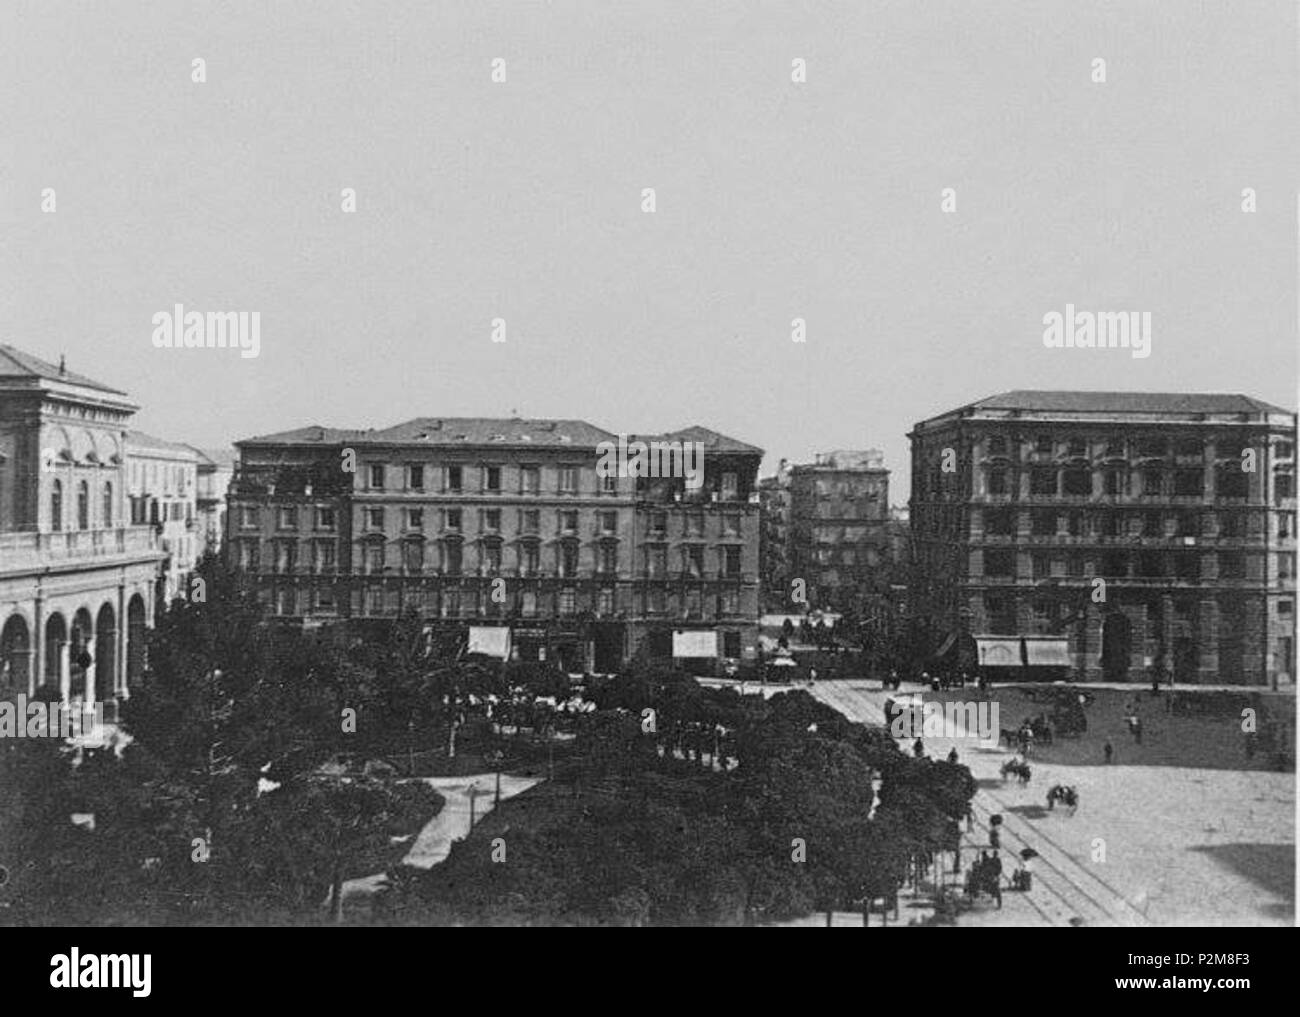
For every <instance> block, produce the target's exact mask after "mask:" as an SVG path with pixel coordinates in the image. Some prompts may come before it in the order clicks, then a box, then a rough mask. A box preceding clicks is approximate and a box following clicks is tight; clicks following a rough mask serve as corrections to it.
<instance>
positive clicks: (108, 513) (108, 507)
mask: <svg viewBox="0 0 1300 1017" xmlns="http://www.w3.org/2000/svg"><path fill="white" fill-rule="evenodd" d="M103 501H104V504H103V520H102V522H103V524H104V526H105V527H110V526H112V525H113V485H112V483H111V482H110V483H106V484H105V485H104V490H103Z"/></svg>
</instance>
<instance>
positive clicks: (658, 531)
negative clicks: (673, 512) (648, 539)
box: [650, 512, 668, 537]
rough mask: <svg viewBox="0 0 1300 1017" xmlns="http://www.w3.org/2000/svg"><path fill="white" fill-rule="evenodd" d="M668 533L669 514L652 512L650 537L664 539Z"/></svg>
mask: <svg viewBox="0 0 1300 1017" xmlns="http://www.w3.org/2000/svg"><path fill="white" fill-rule="evenodd" d="M667 532H668V513H667V512H651V513H650V535H651V536H654V537H662V536H663V535H664V534H665V533H667Z"/></svg>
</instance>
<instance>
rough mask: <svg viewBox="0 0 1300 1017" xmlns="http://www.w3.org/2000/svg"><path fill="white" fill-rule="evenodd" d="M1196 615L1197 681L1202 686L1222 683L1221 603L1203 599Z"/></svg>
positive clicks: (1209, 598)
mask: <svg viewBox="0 0 1300 1017" xmlns="http://www.w3.org/2000/svg"><path fill="white" fill-rule="evenodd" d="M1196 615H1197V617H1196V642H1197V647H1196V650H1197V680H1198V681H1199V682H1201V683H1202V684H1212V683H1215V682H1220V681H1222V678H1221V677H1220V675H1219V602H1218V601H1217V600H1215V599H1214V598H1213V597H1203V598H1202V599H1201V601H1200V606H1199V609H1198V610H1197V612H1196Z"/></svg>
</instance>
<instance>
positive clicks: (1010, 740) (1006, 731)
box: [998, 727, 1020, 749]
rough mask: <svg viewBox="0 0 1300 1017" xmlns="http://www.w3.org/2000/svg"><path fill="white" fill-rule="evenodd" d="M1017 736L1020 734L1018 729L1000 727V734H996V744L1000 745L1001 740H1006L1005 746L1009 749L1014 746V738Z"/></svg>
mask: <svg viewBox="0 0 1300 1017" xmlns="http://www.w3.org/2000/svg"><path fill="white" fill-rule="evenodd" d="M1019 737H1020V734H1019V732H1018V731H1015V730H1013V729H1012V728H1009V727H1004V728H1002V729H1001V734H999V735H998V744H999V745H1001V744H1002V743H1003V742H1006V743H1007V748H1009V749H1010V748H1013V747H1014V746H1015V744H1016V740H1017V739H1018V738H1019Z"/></svg>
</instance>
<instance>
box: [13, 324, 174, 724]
mask: <svg viewBox="0 0 1300 1017" xmlns="http://www.w3.org/2000/svg"><path fill="white" fill-rule="evenodd" d="M137 409H138V407H137V406H136V405H135V403H133V402H131V400H130V399H128V398H127V397H126V395H124V394H123V393H122V392H119V391H118V390H116V389H112V388H109V387H108V386H106V385H102V384H100V383H99V382H97V381H93V380H91V379H90V378H86V377H84V376H82V375H79V374H74V373H73V372H71V371H69V370H67V369H66V366H65V365H64V364H63V363H62V362H60V364H59V366H57V367H55V366H54V365H52V364H49V363H47V362H46V361H44V360H41V359H39V358H38V357H34V356H31V355H30V354H27V353H24V352H22V351H20V350H17V349H14V348H13V347H11V346H4V345H0V694H9V693H18V692H25V693H27V694H29V695H34V694H36V691H37V688H38V686H48V687H49V688H50V689H51V690H58V692H59V694H60V695H61V697H62V698H63V700H64V701H65V702H67V701H68V699H69V698H70V697H73V696H80V697H84V699H85V700H87V701H91V700H95V699H99V700H110V699H113V698H114V697H117V696H125V695H126V694H127V691H128V688H129V683H130V682H132V681H134V680H136V679H138V678H139V677H140V675H141V673H142V671H143V667H144V651H145V630H146V626H147V625H148V624H149V621H150V619H151V618H152V617H153V598H154V580H155V578H156V576H157V574H158V567H159V562H160V560H161V558H162V553H161V551H160V550H159V548H158V544H157V540H156V537H155V534H154V530H153V528H152V527H151V526H145V525H134V524H132V523H131V521H130V517H129V515H128V511H127V500H126V489H127V470H126V452H125V447H126V434H127V432H126V424H127V421H128V420H129V419H130V417H131V415H132V414H133V413H135V411H136V410H137Z"/></svg>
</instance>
